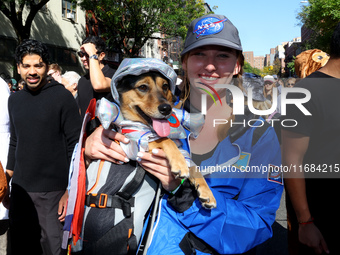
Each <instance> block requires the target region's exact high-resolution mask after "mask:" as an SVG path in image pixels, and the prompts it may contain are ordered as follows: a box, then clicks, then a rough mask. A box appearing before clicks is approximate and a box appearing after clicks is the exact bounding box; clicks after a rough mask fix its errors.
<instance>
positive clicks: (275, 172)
mask: <svg viewBox="0 0 340 255" xmlns="http://www.w3.org/2000/svg"><path fill="white" fill-rule="evenodd" d="M267 180H268V181H270V182H275V183H279V184H281V185H283V174H282V171H281V168H280V167H279V166H275V165H272V164H270V165H269V167H268V177H267Z"/></svg>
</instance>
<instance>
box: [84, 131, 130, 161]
mask: <svg viewBox="0 0 340 255" xmlns="http://www.w3.org/2000/svg"><path fill="white" fill-rule="evenodd" d="M116 141H117V142H116ZM119 142H123V143H129V139H128V138H126V137H125V136H124V135H122V134H120V133H117V132H115V131H112V130H105V129H104V128H103V127H102V126H100V127H98V128H97V129H96V130H95V131H93V133H92V134H91V135H90V136H89V137H88V138H87V139H86V141H85V161H86V164H87V165H88V164H89V163H90V162H91V161H92V160H94V159H102V160H106V161H110V162H112V163H116V164H123V163H124V162H129V161H130V160H129V159H128V158H127V157H126V154H125V152H124V151H123V149H122V147H121V146H120V145H119Z"/></svg>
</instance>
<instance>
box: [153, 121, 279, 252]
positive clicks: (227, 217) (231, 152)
mask: <svg viewBox="0 0 340 255" xmlns="http://www.w3.org/2000/svg"><path fill="white" fill-rule="evenodd" d="M260 124H261V122H259V121H258V122H257V124H255V125H260ZM255 125H254V126H255ZM254 130H255V127H251V128H249V129H248V130H247V131H246V132H245V133H244V134H243V135H242V136H241V137H240V138H238V139H237V140H236V141H235V142H234V143H231V141H230V137H229V136H228V137H227V138H226V139H225V140H224V141H222V142H221V143H220V144H219V145H218V146H217V148H216V150H215V152H214V154H213V156H212V157H211V158H209V159H208V160H205V161H203V162H202V164H201V170H202V171H204V169H205V168H204V166H216V165H219V166H230V168H229V170H228V168H226V167H225V168H224V170H223V168H222V170H221V172H215V173H211V174H208V175H207V176H206V181H207V183H208V184H209V186H210V188H211V190H212V192H213V194H214V196H215V198H216V201H217V208H216V209H212V210H207V209H205V208H203V207H202V205H201V204H200V202H199V200H198V198H196V199H195V201H194V202H193V203H192V205H191V206H190V207H189V208H188V209H186V210H185V211H184V212H178V211H177V210H176V209H175V208H174V207H176V205H175V206H174V203H173V201H172V199H169V197H168V196H167V195H166V196H164V197H163V198H162V200H161V202H160V210H159V215H158V220H157V221H156V223H155V227H154V234H153V239H152V242H151V245H150V247H149V250H148V254H184V253H183V251H182V250H181V248H180V247H179V244H180V243H181V241H182V240H183V239H184V237H185V235H187V233H188V232H191V233H192V234H194V235H195V236H196V237H198V238H199V239H201V240H203V241H204V242H205V243H206V244H208V245H209V246H210V247H211V248H212V249H213V250H214V251H216V252H217V253H219V254H239V253H243V252H246V251H248V250H250V249H251V248H253V247H255V246H257V245H259V244H261V243H262V242H264V241H265V240H267V239H268V238H270V237H271V236H272V229H271V225H272V224H273V223H274V220H275V213H276V210H277V209H278V207H279V205H280V199H281V194H282V190H283V185H282V175H281V174H280V173H277V172H275V171H273V172H268V169H270V170H273V169H275V170H278V169H279V168H275V166H277V167H279V166H280V165H281V155H280V154H281V153H280V146H279V142H278V140H277V137H276V134H275V131H274V129H273V128H272V127H269V128H268V129H267V130H266V131H265V133H264V134H263V135H262V136H261V138H260V139H259V140H258V142H257V143H256V144H255V145H254V146H253V145H252V138H253V132H254ZM237 167H238V168H239V169H241V170H244V171H239V170H237ZM212 169H214V168H212ZM216 169H218V168H217V167H215V170H216ZM220 169H221V168H220ZM233 171H237V173H236V172H235V173H234V172H233ZM247 171H248V172H247ZM196 252H197V254H205V253H203V252H201V251H196Z"/></svg>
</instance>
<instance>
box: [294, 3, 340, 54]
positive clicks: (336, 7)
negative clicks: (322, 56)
mask: <svg viewBox="0 0 340 255" xmlns="http://www.w3.org/2000/svg"><path fill="white" fill-rule="evenodd" d="M297 19H299V20H300V22H301V24H304V25H305V26H306V27H307V28H309V29H311V30H313V34H312V36H311V38H310V40H309V41H308V42H307V43H306V44H305V45H304V49H305V50H307V49H313V48H318V49H320V50H323V51H325V52H329V42H330V38H331V36H332V33H333V30H334V28H335V26H336V25H337V24H338V22H340V1H339V0H309V4H308V5H305V6H303V7H302V10H301V12H300V13H299V14H298V16H297Z"/></svg>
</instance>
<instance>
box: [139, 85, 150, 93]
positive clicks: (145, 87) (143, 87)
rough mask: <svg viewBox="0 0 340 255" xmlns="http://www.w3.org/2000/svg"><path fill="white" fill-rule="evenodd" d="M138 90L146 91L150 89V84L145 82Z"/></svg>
mask: <svg viewBox="0 0 340 255" xmlns="http://www.w3.org/2000/svg"><path fill="white" fill-rule="evenodd" d="M138 90H139V91H141V92H146V91H147V90H148V86H147V85H145V84H143V85H140V86H139V87H138Z"/></svg>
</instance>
